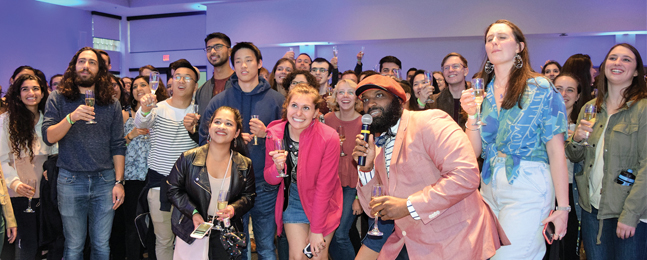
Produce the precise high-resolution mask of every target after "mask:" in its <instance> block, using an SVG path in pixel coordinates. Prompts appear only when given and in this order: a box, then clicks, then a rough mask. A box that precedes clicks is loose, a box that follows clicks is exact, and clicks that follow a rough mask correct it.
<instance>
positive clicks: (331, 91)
mask: <svg viewBox="0 0 647 260" xmlns="http://www.w3.org/2000/svg"><path fill="white" fill-rule="evenodd" d="M334 93H335V89H334V88H333V87H331V86H328V88H327V89H326V95H328V96H329V97H332V96H333V94H334Z"/></svg>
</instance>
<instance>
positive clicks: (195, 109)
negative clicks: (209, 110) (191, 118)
mask: <svg viewBox="0 0 647 260" xmlns="http://www.w3.org/2000/svg"><path fill="white" fill-rule="evenodd" d="M198 109H199V107H198V103H196V102H195V100H193V113H194V114H195V116H196V117H198V115H199V114H198V111H200V110H198ZM195 131H198V124H195V125H194V126H193V132H194V133H195Z"/></svg>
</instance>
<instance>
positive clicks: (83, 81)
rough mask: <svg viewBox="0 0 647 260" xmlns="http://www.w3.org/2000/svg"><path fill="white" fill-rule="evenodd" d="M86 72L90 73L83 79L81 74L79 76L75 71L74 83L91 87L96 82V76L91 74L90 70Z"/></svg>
mask: <svg viewBox="0 0 647 260" xmlns="http://www.w3.org/2000/svg"><path fill="white" fill-rule="evenodd" d="M88 73H90V77H88V78H87V79H83V78H81V76H79V72H78V71H77V72H76V75H75V76H74V84H75V85H77V86H80V87H84V88H89V87H92V85H94V84H95V83H96V82H97V77H96V75H94V74H92V72H89V71H88Z"/></svg>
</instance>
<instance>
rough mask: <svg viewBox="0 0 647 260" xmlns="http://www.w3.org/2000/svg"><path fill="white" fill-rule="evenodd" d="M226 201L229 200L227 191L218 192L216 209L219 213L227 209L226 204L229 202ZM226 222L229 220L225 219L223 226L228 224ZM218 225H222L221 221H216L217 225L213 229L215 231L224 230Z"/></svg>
mask: <svg viewBox="0 0 647 260" xmlns="http://www.w3.org/2000/svg"><path fill="white" fill-rule="evenodd" d="M223 181H224V180H223ZM228 199H229V191H228V190H221V191H219V192H218V204H217V207H218V210H219V211H220V210H223V209H226V208H227V204H228V203H229V201H227V200H228ZM227 220H229V218H225V221H224V222H225V224H227V222H228V221H227ZM220 223H222V221H221V220H218V224H217V225H215V226H214V227H215V229H216V230H219V231H223V230H224V229H223V228H222V227H220Z"/></svg>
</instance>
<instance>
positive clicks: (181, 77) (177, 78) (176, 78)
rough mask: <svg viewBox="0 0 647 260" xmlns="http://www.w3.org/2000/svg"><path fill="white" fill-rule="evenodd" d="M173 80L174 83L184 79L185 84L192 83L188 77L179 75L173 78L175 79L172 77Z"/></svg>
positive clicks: (191, 79)
mask: <svg viewBox="0 0 647 260" xmlns="http://www.w3.org/2000/svg"><path fill="white" fill-rule="evenodd" d="M173 78H174V79H175V81H180V80H182V79H184V82H187V83H189V82H191V81H193V78H191V77H189V76H180V75H177V76H175V77H173Z"/></svg>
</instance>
